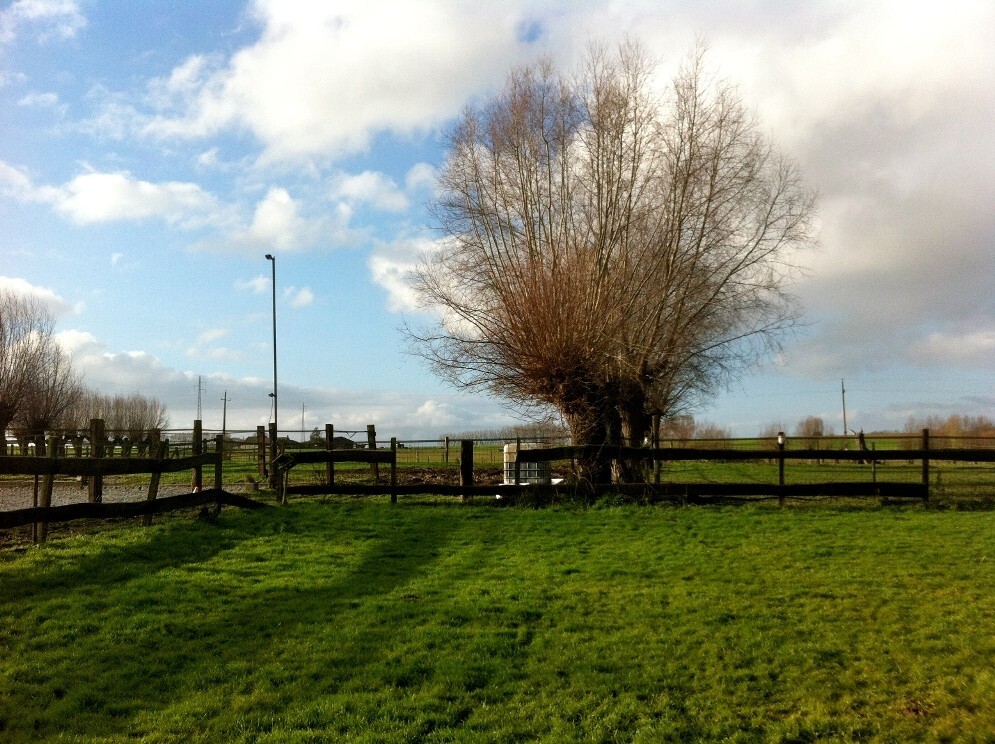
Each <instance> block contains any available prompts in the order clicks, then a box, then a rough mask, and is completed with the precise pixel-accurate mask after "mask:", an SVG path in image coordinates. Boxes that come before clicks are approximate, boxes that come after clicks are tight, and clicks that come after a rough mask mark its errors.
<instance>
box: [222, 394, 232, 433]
mask: <svg viewBox="0 0 995 744" xmlns="http://www.w3.org/2000/svg"><path fill="white" fill-rule="evenodd" d="M230 400H231V398H229V397H228V391H227V390H225V397H224V398H222V399H221V401H222V403H221V436H222V438H223V437H224V435H225V433H226V431H227V430H228V401H230Z"/></svg>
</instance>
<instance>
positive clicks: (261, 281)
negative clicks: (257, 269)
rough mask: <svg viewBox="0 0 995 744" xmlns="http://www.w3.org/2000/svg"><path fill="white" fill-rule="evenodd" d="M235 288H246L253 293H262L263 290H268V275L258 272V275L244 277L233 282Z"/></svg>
mask: <svg viewBox="0 0 995 744" xmlns="http://www.w3.org/2000/svg"><path fill="white" fill-rule="evenodd" d="M235 288H236V289H243V290H248V291H250V292H252V293H253V294H262V293H263V292H268V291H269V288H270V277H268V276H264V275H262V274H260V275H259V276H254V277H252V278H251V279H244V280H241V281H238V282H235Z"/></svg>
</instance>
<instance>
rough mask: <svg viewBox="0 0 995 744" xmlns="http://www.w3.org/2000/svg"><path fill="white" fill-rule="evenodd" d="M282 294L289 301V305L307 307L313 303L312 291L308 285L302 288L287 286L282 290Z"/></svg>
mask: <svg viewBox="0 0 995 744" xmlns="http://www.w3.org/2000/svg"><path fill="white" fill-rule="evenodd" d="M283 296H284V297H286V298H287V299H288V300H289V301H290V306H291V307H307V306H308V305H311V304H313V303H314V293H313V292H312V291H311V289H310V287H303V288H302V289H298V288H297V287H287V288H286V289H285V290H284V292H283Z"/></svg>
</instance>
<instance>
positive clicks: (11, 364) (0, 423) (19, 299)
mask: <svg viewBox="0 0 995 744" xmlns="http://www.w3.org/2000/svg"><path fill="white" fill-rule="evenodd" d="M54 323H55V321H54V319H53V318H52V314H51V313H50V312H49V310H48V308H46V307H45V305H44V304H42V303H41V302H40V301H38V300H37V299H34V298H32V297H27V296H24V295H21V294H17V293H15V292H12V291H10V290H8V289H0V440H4V439H5V437H6V432H7V428H8V427H9V426H10V424H11V422H12V421H13V420H14V418H15V416H17V413H18V411H19V410H20V408H21V406H22V405H23V404H24V402H25V400H26V399H27V398H28V395H29V393H30V391H31V390H32V388H33V386H34V385H35V384H36V382H37V381H39V380H41V379H42V378H43V376H44V375H45V366H46V361H47V357H48V356H50V353H51V350H52V349H53V348H54V346H53V342H52V329H53V327H54Z"/></svg>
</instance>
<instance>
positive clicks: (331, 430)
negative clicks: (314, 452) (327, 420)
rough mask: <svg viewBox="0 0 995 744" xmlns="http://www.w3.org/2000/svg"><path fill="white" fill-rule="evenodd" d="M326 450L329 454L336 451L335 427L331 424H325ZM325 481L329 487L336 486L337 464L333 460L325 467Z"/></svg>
mask: <svg viewBox="0 0 995 744" xmlns="http://www.w3.org/2000/svg"><path fill="white" fill-rule="evenodd" d="M325 449H326V450H328V451H329V452H330V451H332V450H333V449H335V427H334V426H332V425H331V424H325ZM325 479H326V480H327V481H328V485H330V486H334V485H335V463H334V462H333V461H332V460H329V461H328V463H327V464H326V465H325Z"/></svg>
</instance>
